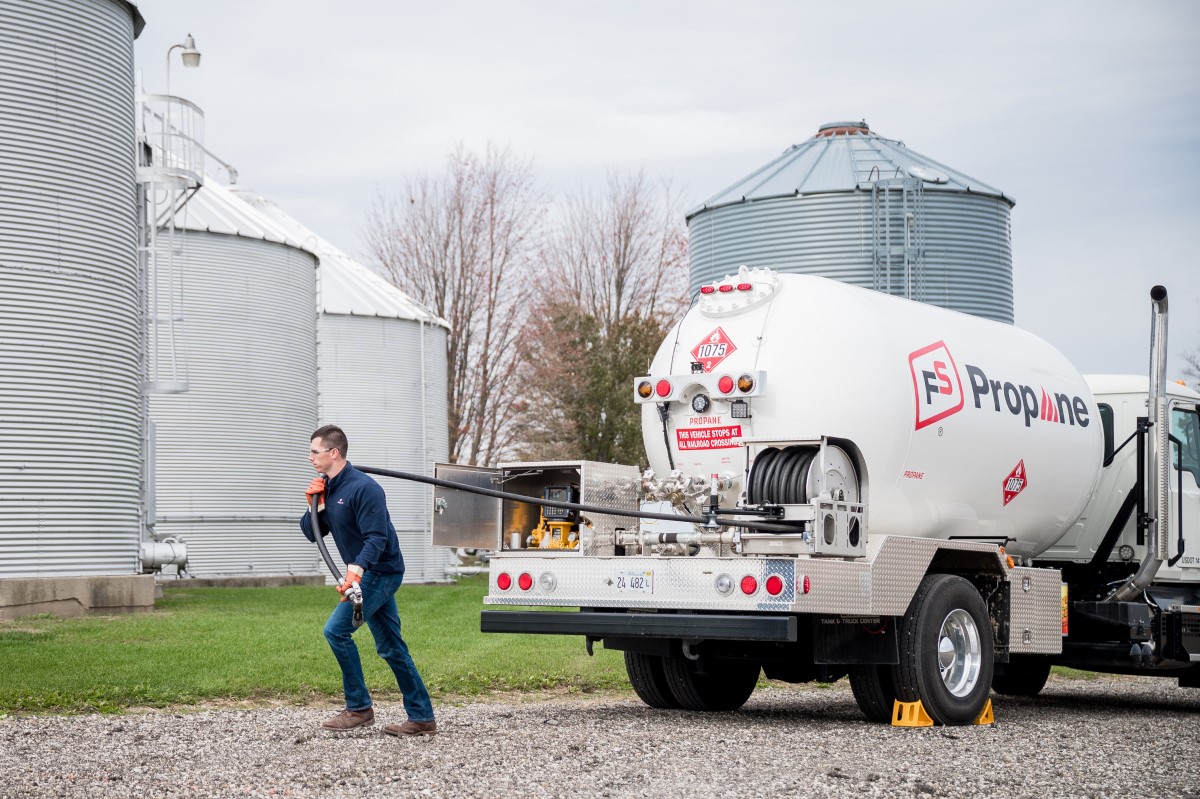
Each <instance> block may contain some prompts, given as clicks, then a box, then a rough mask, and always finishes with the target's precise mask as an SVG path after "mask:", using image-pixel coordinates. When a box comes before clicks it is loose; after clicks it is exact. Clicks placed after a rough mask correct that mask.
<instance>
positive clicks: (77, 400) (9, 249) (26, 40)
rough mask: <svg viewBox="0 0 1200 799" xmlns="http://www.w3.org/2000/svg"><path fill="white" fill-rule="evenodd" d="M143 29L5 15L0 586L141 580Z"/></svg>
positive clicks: (87, 13)
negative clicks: (137, 115) (99, 578)
mask: <svg viewBox="0 0 1200 799" xmlns="http://www.w3.org/2000/svg"><path fill="white" fill-rule="evenodd" d="M142 25H143V21H142V18H141V16H140V15H139V14H138V12H137V10H136V9H134V8H133V7H131V6H130V5H129V4H127V3H123V2H110V0H23V2H5V3H3V4H0V376H2V377H3V379H2V380H0V408H2V409H3V419H4V432H5V458H4V465H3V467H2V471H3V476H2V478H0V577H15V576H21V577H30V576H64V575H132V574H134V573H135V572H136V571H137V568H138V545H139V540H140V535H141V527H142V505H141V501H142V442H143V437H144V430H143V427H144V425H143V421H142V419H143V407H144V406H143V400H142V393H141V382H142V366H141V358H142V352H143V346H142V335H141V326H140V325H141V316H140V314H141V311H140V304H139V303H140V296H139V285H140V283H139V274H138V260H137V236H138V233H137V205H136V191H135V180H136V175H135V164H134V148H133V141H134V101H133V95H134V88H133V40H134V37H135V36H136V35H137V34H138V33H139V32H140V31H141V28H142Z"/></svg>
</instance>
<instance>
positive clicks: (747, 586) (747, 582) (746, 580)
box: [742, 574, 758, 596]
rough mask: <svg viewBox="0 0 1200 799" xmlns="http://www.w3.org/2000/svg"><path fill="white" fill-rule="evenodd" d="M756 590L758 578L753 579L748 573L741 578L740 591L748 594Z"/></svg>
mask: <svg viewBox="0 0 1200 799" xmlns="http://www.w3.org/2000/svg"><path fill="white" fill-rule="evenodd" d="M757 590H758V580H755V579H754V578H753V577H751V576H750V575H749V574H747V575H746V576H745V577H743V578H742V593H743V594H745V595H746V596H750V595H751V594H753V593H754V592H755V591H757Z"/></svg>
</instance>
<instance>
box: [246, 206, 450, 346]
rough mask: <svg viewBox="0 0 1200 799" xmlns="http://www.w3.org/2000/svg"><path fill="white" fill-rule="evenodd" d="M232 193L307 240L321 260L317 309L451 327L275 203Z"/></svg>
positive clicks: (298, 237) (298, 239) (275, 224)
mask: <svg viewBox="0 0 1200 799" xmlns="http://www.w3.org/2000/svg"><path fill="white" fill-rule="evenodd" d="M233 193H234V194H235V195H236V196H238V197H240V198H241V199H243V200H245V202H246V203H247V204H248V205H250V206H252V207H253V208H254V210H256V211H257V212H259V213H260V214H261V215H262V216H264V217H266V218H267V219H268V220H269V221H270V223H271V224H272V225H274V226H276V227H277V228H278V229H280V230H283V231H285V232H286V235H287V236H288V237H290V238H291V239H294V240H297V241H301V242H304V244H305V248H306V249H311V250H312V251H313V252H315V253H316V254H317V257H318V258H319V259H320V268H319V270H318V272H317V275H318V281H317V310H318V311H320V312H321V313H330V314H344V315H348V316H378V317H384V318H388V319H411V320H414V321H423V322H428V323H431V324H436V325H441V326H443V327H449V325H448V324H447V323H446V321H445V320H444V319H441V318H440V317H438V316H437V315H436V314H434V313H433V311H431V310H429V309H428V308H426V307H425V306H424V305H422V304H421V303H419V302H417V301H416V300H414V299H412V298H411V297H409V296H408V295H407V294H405V293H404V292H403V291H401V290H400V289H398V288H396V287H395V286H393V285H392V284H391V283H389V282H387V281H386V280H384V279H383V278H382V277H381V276H380V275H378V274H376V273H375V272H373V271H372V270H370V269H368V268H367V267H366V266H363V265H362V264H360V263H359V262H358V261H356V260H354V259H353V258H352V257H350V256H349V255H347V254H346V253H345V252H343V251H342V250H339V249H338V248H337V247H335V246H334V245H332V244H330V243H329V242H328V241H326V240H325V239H323V238H321V237H320V236H318V235H317V234H316V233H314V232H313V231H312V230H310V229H309V228H307V227H305V226H304V225H303V224H302V223H301V222H299V221H298V220H296V219H295V218H294V217H292V216H291V215H290V214H288V213H286V212H284V211H283V210H282V209H281V208H280V207H279V206H277V205H275V203H273V202H271V201H270V200H268V199H266V198H265V197H260V196H259V195H257V194H254V193H253V192H250V191H247V190H245V189H235V190H233Z"/></svg>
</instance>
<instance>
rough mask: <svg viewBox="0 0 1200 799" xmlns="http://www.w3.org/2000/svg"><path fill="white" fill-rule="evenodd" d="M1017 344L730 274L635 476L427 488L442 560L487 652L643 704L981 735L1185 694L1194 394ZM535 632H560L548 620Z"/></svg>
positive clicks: (596, 470) (676, 371)
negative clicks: (819, 698) (839, 698)
mask: <svg viewBox="0 0 1200 799" xmlns="http://www.w3.org/2000/svg"><path fill="white" fill-rule="evenodd" d="M1151 311H1152V313H1151V316H1152V324H1151V337H1150V362H1151V367H1150V374H1149V376H1148V379H1147V378H1146V377H1135V376H1114V375H1102V376H1089V377H1086V378H1085V377H1083V376H1081V375H1080V374H1079V373H1078V372H1077V371H1076V370H1075V368H1074V367H1073V366H1072V365H1071V364H1070V363H1069V362H1068V361H1067V359H1066V358H1065V357H1064V356H1063V355H1062V354H1060V353H1059V352H1058V351H1057V350H1055V349H1054V348H1053V347H1051V346H1050V345H1049V344H1047V343H1046V342H1045V341H1042V340H1041V339H1039V338H1037V337H1036V336H1034V335H1032V334H1030V333H1028V332H1025V331H1023V330H1021V329H1019V328H1016V327H1012V326H1008V325H1004V324H1000V323H997V322H992V321H988V320H984V319H980V318H977V317H973V316H969V315H965V314H961V313H956V312H953V311H948V310H944V309H941V308H937V307H934V306H931V305H926V304H921V303H916V302H911V301H908V300H905V299H900V298H897V297H893V296H888V295H885V294H881V293H877V292H873V291H869V290H866V289H861V288H856V287H853V286H849V285H846V284H843V283H840V282H836V281H833V280H827V279H824V278H819V277H812V276H805V275H792V274H780V273H777V272H775V271H772V270H769V269H747V268H746V267H742V268H741V270H740V271H739V272H738V273H737V274H735V275H730V276H728V277H725V278H723V279H722V280H719V281H717V282H715V283H712V284H709V285H706V286H704V287H702V288H701V289H700V292H699V295H698V299H697V301H696V302H695V303H694V304H693V305H692V307H691V308H690V310H688V311H687V313H686V314H685V315H684V316H683V318H682V319H681V320H680V321H679V322H678V323H677V324H676V325H675V326H674V328H673V329H672V330H671V331H670V333H669V334H668V336H667V338H666V340H665V341H664V342H663V343H662V346H661V347H660V348H659V350H658V353H657V355H656V356H655V357H654V360H653V363H652V364H651V368H650V373H649V374H647V375H644V376H641V377H635V378H633V379H632V385H631V395H632V396H631V399H632V401H633V402H635V403H638V404H640V405H641V413H642V429H643V438H644V443H645V448H646V457H647V460H648V462H649V465H650V468H649V469H648V470H646V471H645V472H642V471H641V470H640V469H639V468H638V467H636V466H622V465H616V464H609V463H595V462H586V461H551V462H538V463H510V464H502V465H501V466H499V467H497V468H487V469H485V468H476V467H467V466H459V465H442V464H439V465H438V467H437V470H436V473H435V477H436V479H435V480H434V481H433V482H434V483H435V485H437V488H435V489H434V491H433V510H434V523H433V533H434V543H437V544H445V545H449V546H456V547H474V548H481V549H488V550H494V556H493V557H492V558H491V559H490V576H489V582H490V587H489V592H488V595H487V597H486V599H485V600H484V602H485V605H502V606H507V608H513V606H515V607H516V609H499V608H496V609H487V608H486V607H485V609H484V611H483V613H482V629H483V631H484V632H490V633H543V634H552V635H576V636H582V637H583V639H584V641H583V643H584V644H585V646H586V647H587V650H588V652H591V651H592V647H593V645H594V644H596V643H598V642H599V643H602V644H603V646H604V647H606V648H609V649H617V650H621V651H623V653H624V658H625V666H626V669H627V671H628V674H629V680H630V682H631V683H632V684H633V688H634V691H635V692H636V693H637V695H638V696H639V697H640V698H641V700H642V701H643V702H645V703H646V704H647V705H650V706H652V707H655V708H681V709H687V710H698V711H723V710H733V709H736V708H738V707H740V706H741V705H742V704H743V703H744V702H745V701H746V700H747V698H748V697H749V696H750V694H751V693H752V692H753V691H754V688H755V685H756V683H757V681H758V679H759V675H760V673H762V674H765V675H766V677H767V678H768V679H772V680H783V681H786V682H794V683H799V682H805V681H812V680H819V681H824V682H830V681H833V680H836V679H839V678H841V677H842V676H847V675H848V676H849V682H850V686H851V688H852V690H853V694H854V698H855V700H856V701H857V703H858V705H859V707H860V708H861V710H862V712H863V713H864V714H865V715H866V717H867V718H868V719H870V720H873V721H879V722H888V721H891V722H893V723H897V722H898V719H899V716H900V715H901V714H907V713H915V714H917V716H916V717H917V718H918V719H920V720H921V721H922V722H923V723H929V722H930V721H932V722H934V723H938V724H951V725H953V724H971V723H976V722H979V721H981V720H986V719H987V718H989V717H990V713H991V705H990V700H989V692H990V691H991V690H995V691H997V692H998V693H1001V694H1020V695H1027V696H1029V695H1034V694H1036V693H1037V692H1038V691H1039V690H1041V688H1042V687H1043V685H1044V684H1045V682H1046V678H1047V676H1048V674H1049V672H1050V667H1051V666H1052V665H1054V664H1061V665H1064V666H1072V667H1075V668H1081V669H1089V670H1093V671H1100V672H1111V673H1117V674H1141V675H1157V676H1162V677H1167V678H1171V679H1176V680H1178V683H1179V685H1180V686H1184V687H1191V688H1196V687H1200V488H1198V487H1197V482H1198V481H1200V412H1198V407H1197V403H1198V402H1200V394H1198V393H1196V392H1195V391H1192V390H1190V389H1188V388H1186V387H1184V386H1182V385H1178V384H1168V383H1167V381H1166V316H1167V297H1166V291H1165V290H1164V289H1163V288H1162V287H1155V288H1154V289H1153V290H1152V291H1151ZM550 608H557V609H566V611H567V612H544V611H546V610H547V609H550Z"/></svg>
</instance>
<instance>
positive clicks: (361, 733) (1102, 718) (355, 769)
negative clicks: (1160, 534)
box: [0, 677, 1200, 799]
mask: <svg viewBox="0 0 1200 799" xmlns="http://www.w3.org/2000/svg"><path fill="white" fill-rule="evenodd" d="M993 703H994V706H995V716H996V722H997V723H996V724H995V725H992V726H985V727H955V728H944V727H940V728H925V729H896V728H892V727H888V726H886V725H876V724H868V723H866V722H865V721H863V719H862V717H861V716H860V715H859V712H858V709H857V707H856V706H855V704H854V699H853V697H852V696H851V694H850V689H849V687H848V686H847V685H846V683H845V681H844V680H843V681H842V682H840V683H838V684H836V685H834V686H832V687H827V688H820V687H813V686H796V687H793V686H779V687H771V688H768V689H761V690H759V691H757V692H755V694H754V696H753V697H751V699H750V702H749V703H747V705H746V706H745V707H744V708H743V709H742V710H741V711H739V712H737V713H732V714H701V713H684V712H668V711H658V710H652V709H650V708H647V707H645V706H644V705H642V704H640V703H639V702H637V701H636V699H634V698H633V696H632V693H631V694H630V695H629V696H625V695H620V694H609V695H604V696H549V695H531V696H523V697H520V698H517V699H515V700H505V701H500V700H495V699H493V700H487V701H479V702H469V703H462V704H441V705H439V706H438V724H439V727H440V729H441V730H442V734H440V735H438V736H436V737H433V738H419V739H397V738H393V737H391V736H388V735H384V734H382V732H381V727H382V725H383V724H384V723H388V722H392V721H402V720H403V715H404V714H403V710H402V709H401V708H400V707H399V702H398V701H394V700H393V701H389V702H386V703H384V702H381V703H379V704H378V705H377V707H376V711H377V714H376V719H377V720H376V726H374V727H371V728H367V729H365V730H355V731H352V732H348V733H330V732H324V731H321V730H319V729H318V726H319V724H320V722H321V720H322V719H324V718H325V717H326V716H328V715H332V712H334V711H335V710H336V709H337V708H333V707H316V708H314V707H293V706H287V707H268V708H256V709H252V710H241V709H237V710H233V709H204V710H196V709H188V710H186V711H185V712H157V711H153V712H146V713H131V714H126V715H122V716H74V717H22V718H8V719H3V720H0V797H4V799H9V798H10V797H11V798H12V799H17V798H18V797H88V798H89V799H100V798H101V797H105V798H106V797H181V796H197V797H200V796H203V797H240V796H254V797H265V796H295V797H326V796H328V797H361V798H362V799H383V798H384V797H410V796H469V797H475V796H477V797H488V799H497V798H498V797H514V799H515V798H516V797H523V796H609V797H726V796H737V797H758V796H762V797H780V796H837V797H860V796H886V797H892V796H900V797H959V796H961V797H992V796H1005V797H1010V796H1011V797H1038V799H1046V798H1047V797H1060V796H1062V797H1075V796H1078V797H1121V799H1126V797H1131V796H1145V797H1197V798H1198V799H1200V689H1180V688H1177V687H1176V686H1175V684H1174V681H1172V680H1165V679H1164V680H1155V679H1148V678H1107V677H1105V678H1100V679H1095V680H1065V679H1058V678H1052V679H1051V682H1050V684H1049V685H1047V687H1046V690H1045V691H1044V692H1043V694H1042V695H1041V696H1040V697H1038V698H1037V699H1035V700H1018V699H1009V698H1006V697H994V698H993Z"/></svg>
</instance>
